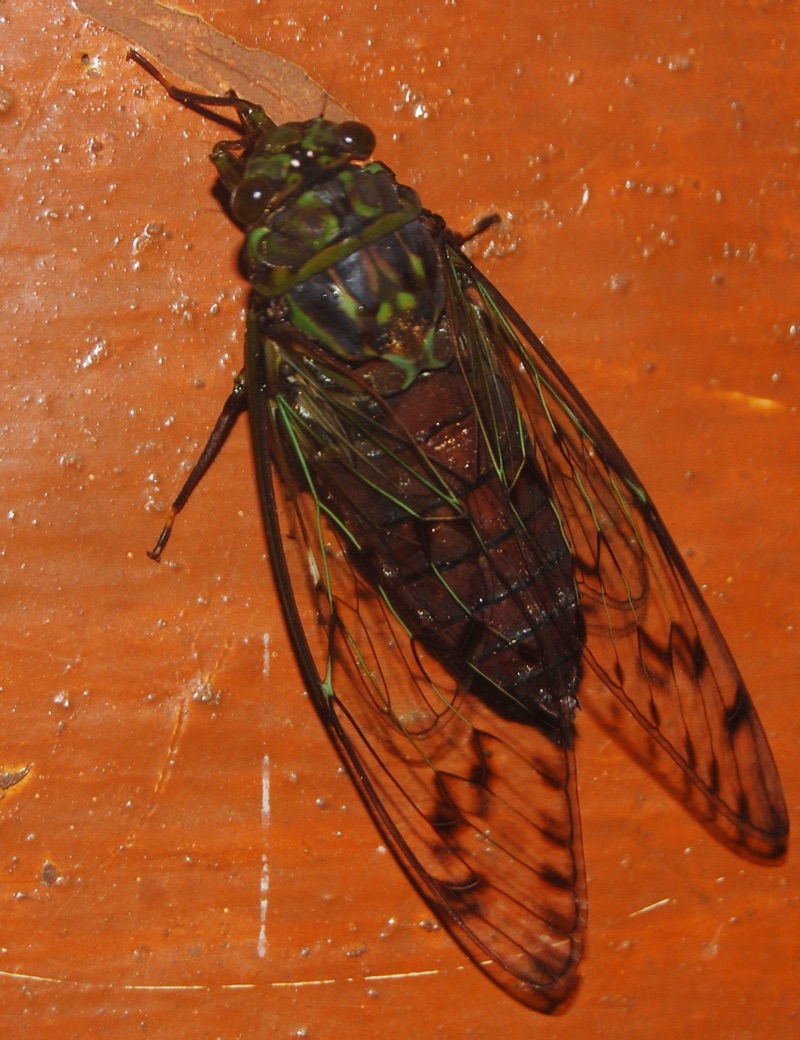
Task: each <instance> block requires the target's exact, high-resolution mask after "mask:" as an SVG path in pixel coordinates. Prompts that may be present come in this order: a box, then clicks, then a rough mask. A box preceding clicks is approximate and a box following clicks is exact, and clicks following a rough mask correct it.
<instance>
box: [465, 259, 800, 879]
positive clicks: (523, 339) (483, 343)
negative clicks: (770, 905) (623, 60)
mask: <svg viewBox="0 0 800 1040" xmlns="http://www.w3.org/2000/svg"><path fill="white" fill-rule="evenodd" d="M448 260H449V262H448V264H447V265H446V266H447V276H448V280H449V301H450V311H451V315H452V320H453V322H454V324H455V325H456V326H457V327H458V328H459V329H460V330H461V331H462V333H463V342H464V343H467V344H470V348H469V349H470V350H472V351H477V352H480V353H482V354H483V355H484V362H483V363H484V364H485V366H486V368H487V369H488V370H493V369H494V367H495V365H497V364H499V365H500V366H501V367H502V369H503V370H504V373H505V378H506V380H507V381H508V383H509V385H511V386H513V387H514V390H515V394H516V396H517V400H518V402H519V407H520V411H521V413H522V414H523V416H524V421H525V424H526V426H527V429H528V432H529V435H530V438H531V441H532V443H533V445H534V446H535V452H536V456H537V459H538V462H539V464H540V466H541V467H542V469H543V470H544V472H545V473H546V474H547V477H548V481H549V484H550V487H551V489H552V498H553V503H554V506H555V508H556V510H557V512H558V514H559V517H560V519H561V524H562V527H563V530H564V533H565V536H566V538H567V540H568V542H569V545H570V549H571V552H572V555H573V560H574V565H575V577H576V582H577V586H578V590H579V595H580V601H581V608H582V612H583V615H584V619H585V621H586V628H587V644H586V649H585V653H584V662H585V665H586V667H585V673H584V680H583V682H582V685H581V688H580V691H579V698H580V701H581V705H582V706H583V707H585V708H586V709H587V710H589V711H590V712H591V714H592V715H593V716H595V717H596V718H598V719H599V721H600V722H601V723H602V725H603V726H604V727H605V728H606V729H607V730H608V731H609V732H610V733H612V734H613V735H614V736H615V737H616V738H617V739H618V740H619V741H620V742H621V743H622V744H623V745H624V746H625V747H626V748H627V749H628V750H629V751H630V752H631V754H632V755H633V756H634V757H636V758H637V759H638V760H639V761H641V762H642V763H643V764H644V765H645V767H646V768H647V769H648V770H650V771H651V772H652V773H653V774H655V775H656V776H657V777H658V778H659V779H660V780H661V782H662V783H664V784H665V785H666V786H667V788H668V789H670V790H671V791H672V792H673V794H675V795H676V796H677V797H678V798H679V799H680V800H681V801H682V802H683V803H684V804H685V805H686V806H687V808H689V809H690V811H691V812H693V813H694V814H695V815H696V816H697V817H698V818H699V819H700V820H701V821H702V822H703V823H704V824H706V825H707V826H708V827H709V829H710V830H711V831H712V832H714V833H715V834H716V835H717V837H718V838H720V839H721V840H722V841H724V842H725V843H726V844H728V845H731V846H733V847H735V848H736V849H737V850H738V851H740V852H742V853H746V854H749V855H752V856H755V857H759V858H765V857H774V856H777V855H780V854H781V853H782V852H783V851H784V850H785V847H786V839H787V834H788V817H787V813H786V805H785V801H784V797H783V792H782V789H781V783H780V778H779V776H778V772H777V769H776V766H775V762H774V760H773V757H772V753H771V751H770V748H769V745H768V743H767V738H766V736H765V734H764V731H763V729H762V726H761V723H760V721H759V719H758V716H757V714H756V710H755V707H754V706H753V702H752V700H751V699H750V696H749V694H748V692H747V689H746V687H745V685H744V682H743V680H742V677H741V675H740V674H739V671H738V669H737V667H736V664H735V662H734V660H733V658H732V656H731V654H730V651H729V650H728V648H727V646H726V644H725V641H724V639H723V637H722V635H721V633H720V631H719V629H718V627H717V625H716V622H715V621H714V619H713V617H712V616H711V614H710V612H709V610H708V608H707V606H706V605H705V602H704V600H703V598H702V596H701V594H700V592H699V590H698V588H697V585H696V584H695V582H694V580H693V579H692V577H691V575H690V574H689V572H688V570H687V568H686V566H685V564H684V562H683V560H682V558H681V556H680V554H679V552H678V550H677V548H676V547H675V544H674V542H673V541H672V539H671V538H670V536H669V534H668V533H667V531H666V529H665V527H664V524H663V522H662V520H661V518H660V517H659V515H658V513H657V512H656V510H655V508H654V507H653V504H652V503H651V501H650V499H649V497H648V495H647V493H646V492H645V490H644V488H643V487H642V485H641V482H640V481H639V480H638V478H637V477H636V475H635V473H634V472H633V470H632V469H631V467H630V466H629V464H628V463H627V461H626V460H625V458H624V457H623V456H622V454H621V452H620V450H619V448H618V447H617V446H616V444H615V443H614V442H613V440H612V439H611V437H610V435H609V434H608V433H607V431H606V430H605V429H604V428H603V426H602V425H601V423H600V421H599V420H598V419H597V417H596V416H595V414H594V412H593V411H592V409H591V408H590V407H589V405H588V404H587V403H586V401H585V400H584V399H583V398H582V397H581V395H580V394H579V393H578V391H577V390H576V389H575V387H574V386H573V385H572V383H571V382H570V381H569V379H568V378H567V377H566V376H565V375H564V373H563V372H562V371H561V369H560V368H559V367H558V365H557V364H556V362H555V361H554V360H553V358H552V357H551V356H550V354H549V353H548V352H547V350H546V349H545V347H544V346H543V345H542V344H541V343H540V341H539V340H538V339H537V338H536V336H535V335H534V334H533V332H531V330H530V329H529V328H528V327H527V326H526V325H525V323H524V322H523V321H522V319H521V318H520V317H519V316H518V315H517V314H516V313H515V312H514V310H513V309H512V308H511V307H510V306H509V305H508V303H507V302H506V301H505V300H504V299H503V298H502V297H501V296H500V295H499V293H498V292H497V290H496V289H494V287H493V286H492V285H491V284H490V283H489V282H487V281H486V279H485V278H484V277H483V276H482V275H481V274H480V272H479V271H478V270H477V269H476V268H475V267H474V266H473V265H472V264H471V262H470V261H469V260H467V258H466V257H465V256H464V255H463V254H462V253H461V252H460V251H459V250H458V249H455V248H452V247H448ZM473 364H476V363H475V362H473Z"/></svg>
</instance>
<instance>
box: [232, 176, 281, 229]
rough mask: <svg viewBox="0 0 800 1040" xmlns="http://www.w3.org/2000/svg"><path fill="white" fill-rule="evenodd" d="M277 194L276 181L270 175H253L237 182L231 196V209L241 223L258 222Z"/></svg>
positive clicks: (250, 224) (247, 225)
mask: <svg viewBox="0 0 800 1040" xmlns="http://www.w3.org/2000/svg"><path fill="white" fill-rule="evenodd" d="M274 195H275V183H274V182H273V181H272V180H270V178H269V177H251V178H249V179H248V180H243V181H242V182H241V183H240V184H237V186H236V188H235V189H234V192H233V195H232V196H231V209H232V211H233V215H234V217H235V218H236V219H237V220H238V221H239V223H240V224H244V225H245V227H250V226H252V225H253V224H255V223H256V221H257V220H259V218H260V217H261V216H263V214H264V211H265V210H266V209H267V207H268V206H269V204H270V202H271V201H272V199H273V197H274Z"/></svg>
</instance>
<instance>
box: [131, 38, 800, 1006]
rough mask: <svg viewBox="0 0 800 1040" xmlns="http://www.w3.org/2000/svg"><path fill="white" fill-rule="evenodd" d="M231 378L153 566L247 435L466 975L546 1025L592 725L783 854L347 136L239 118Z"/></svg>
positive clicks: (286, 567) (511, 370) (595, 447)
mask: <svg viewBox="0 0 800 1040" xmlns="http://www.w3.org/2000/svg"><path fill="white" fill-rule="evenodd" d="M131 57H132V58H134V59H135V60H136V61H137V62H138V63H139V64H140V65H142V66H143V67H144V68H145V69H146V70H147V71H148V72H149V73H150V74H151V75H152V76H154V77H155V78H156V79H157V80H158V81H159V82H160V83H161V84H162V85H163V86H164V88H165V89H166V90H167V92H168V93H169V95H170V96H171V97H172V98H174V99H175V100H176V101H179V102H181V103H182V104H184V105H188V106H190V107H194V108H196V109H199V110H200V111H201V112H205V114H207V115H211V114H212V110H218V109H220V108H226V109H228V110H230V112H231V114H232V115H233V116H234V117H235V118H236V120H237V126H240V128H241V129H240V136H239V138H238V139H236V140H231V141H222V142H220V143H219V144H217V145H216V146H215V147H214V149H213V151H212V152H211V161H212V163H213V164H214V166H215V167H216V170H217V173H218V175H219V178H220V181H221V183H222V186H223V187H224V189H225V190H226V192H227V193H228V194H229V201H230V212H231V214H232V216H233V219H234V220H235V221H236V222H237V223H238V224H239V225H240V226H241V228H242V229H243V231H244V235H245V240H244V247H243V266H244V268H245V270H246V272H247V276H248V278H249V281H250V285H251V293H250V299H249V306H248V312H247V331H246V344H245V364H244V368H243V369H242V371H241V373H240V374H239V376H238V377H237V378H236V380H235V382H234V387H233V391H232V393H231V394H230V396H229V398H228V400H227V402H226V403H225V405H224V407H223V409H222V413H221V415H220V417H219V419H218V421H217V423H216V426H215V427H214V429H213V432H212V434H211V437H210V439H209V441H208V444H207V446H206V448H205V450H204V452H203V453H202V455H201V458H200V460H199V461H198V463H197V465H196V467H195V468H194V470H193V471H192V473H191V474H190V476H189V478H188V480H187V481H186V484H185V485H184V487H183V488H182V490H181V492H180V494H179V495H178V498H177V499H176V501H175V503H174V504H173V506H172V509H171V512H170V515H169V518H168V520H167V523H166V525H165V527H164V529H163V532H162V533H161V536H160V537H159V539H158V542H157V544H156V547H155V549H154V550H153V552H152V553H151V555H152V556H153V557H154V558H156V559H158V558H159V556H160V554H161V552H162V551H163V549H164V546H165V544H166V542H167V539H168V538H169V535H170V531H171V528H172V523H173V520H174V518H175V515H176V514H177V513H178V512H179V510H180V509H181V508H182V507H183V506H184V504H185V503H186V501H187V499H188V498H189V496H190V494H191V493H192V490H193V489H194V487H195V486H196V484H197V482H198V481H199V480H200V478H201V477H202V475H203V473H204V472H205V471H206V470H207V468H208V467H209V465H210V464H211V463H212V461H213V460H214V458H215V456H216V454H217V451H218V450H219V448H220V447H221V445H222V444H223V442H224V441H225V438H226V437H227V436H228V434H229V432H230V430H231V429H232V427H233V425H234V423H235V422H236V420H237V419H238V418H239V416H240V415H241V414H242V413H243V412H247V414H248V417H249V420H250V430H251V434H252V441H253V450H254V456H255V462H256V475H257V480H258V489H259V494H260V500H261V507H262V511H263V519H264V525H265V528H266V538H267V544H268V550H269V556H270V560H271V564H272V570H273V573H274V578H275V582H276V584H277V588H278V592H279V595H280V600H281V604H282V607H283V613H284V616H285V620H286V625H287V628H288V631H289V633H290V635H291V640H292V643H293V646H294V651H295V653H296V656H297V660H298V663H299V667H300V671H301V673H302V677H303V679H304V681H305V683H306V685H307V687H308V690H309V692H310V694H311V696H312V697H313V699H314V703H315V705H316V709H317V712H318V714H319V716H320V718H321V719H322V722H323V723H324V725H325V727H326V729H327V730H328V733H329V734H330V736H331V738H332V740H333V742H334V744H335V745H336V748H337V750H338V752H339V755H340V756H341V758H342V761H343V762H344V764H345V766H346V767H347V769H348V771H349V773H350V775H351V777H352V779H353V781H354V782H355V785H356V786H357V788H358V790H359V793H360V794H361V796H362V798H363V800H364V802H365V803H366V806H367V808H368V809H369V811H370V812H371V814H372V816H373V818H374V820H375V822H376V824H377V826H378V829H379V830H380V832H381V834H382V836H383V840H384V841H385V842H386V844H387V845H388V846H389V847H390V848H391V849H392V850H393V852H394V853H395V855H396V856H397V858H398V859H399V861H400V863H401V864H402V866H403V867H404V868H405V871H406V873H407V875H408V876H409V877H410V879H411V880H412V882H413V884H414V885H415V887H416V888H417V890H418V891H419V893H420V894H421V895H422V896H423V898H424V899H425V900H426V901H427V902H428V904H429V905H430V906H431V908H432V909H433V910H434V911H435V913H436V914H437V915H438V917H439V919H440V920H441V921H442V923H443V924H444V925H445V927H446V928H447V929H448V930H449V931H450V932H451V934H452V935H453V937H454V938H455V939H456V940H457V941H458V942H459V943H460V944H461V946H462V947H463V948H464V950H465V951H466V952H467V953H468V954H469V956H470V957H471V958H472V959H473V960H474V961H475V962H476V963H477V964H478V965H479V966H480V968H481V969H482V970H483V971H485V972H486V974H487V975H489V976H490V977H491V978H492V979H493V980H494V981H495V982H497V983H498V984H499V985H500V986H501V987H503V988H504V989H505V990H507V991H508V992H509V993H510V994H512V995H513V996H514V997H516V998H517V999H519V1000H521V1001H522V1002H523V1003H525V1004H528V1005H529V1006H531V1007H534V1008H537V1009H539V1010H544V1011H549V1010H552V1009H553V1008H555V1007H556V1006H557V1005H558V1004H559V1003H561V1002H562V1001H563V1000H564V999H565V998H566V997H567V995H568V994H569V992H570V990H571V989H572V987H573V985H574V982H575V977H576V971H577V966H578V962H579V959H580V956H581V949H582V941H583V935H584V930H585V925H586V913H587V899H586V880H585V870H584V862H583V853H582V847H581V828H580V814H579V809H578V791H577V785H576V772H575V756H574V744H575V725H576V716H577V711H578V708H579V706H582V707H585V708H586V709H587V710H589V711H590V712H592V713H593V714H594V715H595V717H596V718H597V719H599V721H600V723H601V724H602V725H603V726H604V727H605V728H606V730H608V732H610V733H611V734H612V735H613V736H614V737H616V738H617V739H618V740H619V741H621V742H622V744H623V745H624V746H625V747H626V748H627V749H628V750H629V751H630V752H631V753H632V754H633V755H634V756H635V757H636V758H637V759H638V760H640V761H641V762H642V763H643V764H644V765H645V766H646V768H647V769H648V770H649V771H650V772H651V773H653V774H655V776H656V777H658V779H659V780H660V781H661V782H662V783H663V784H664V785H665V786H666V787H667V788H668V789H669V790H670V791H671V792H672V793H674V794H675V795H676V796H677V797H678V798H679V799H680V800H681V801H682V802H683V803H684V804H685V805H686V806H687V807H688V808H689V810H690V811H691V812H692V813H693V814H694V815H695V816H697V817H698V818H699V819H700V820H701V821H702V822H703V823H704V824H705V825H706V826H707V827H708V828H709V829H710V830H711V831H712V832H713V833H714V834H715V835H716V836H717V837H718V838H719V839H721V840H722V841H723V842H725V843H726V844H727V845H729V846H732V847H733V848H735V849H737V850H738V851H740V852H741V853H742V854H744V855H749V856H750V857H753V858H756V859H769V858H771V857H776V856H779V855H780V854H781V853H782V852H783V851H784V849H785V847H786V842H787V835H788V819H787V813H786V806H785V802H784V798H783V793H782V790H781V783H780V779H779V777H778V772H777V769H776V766H775V763H774V761H773V757H772V754H771V752H770V748H769V745H768V743H767V739H766V736H765V734H764V730H763V729H762V726H761V724H760V722H759V719H758V716H757V715H756V711H755V708H754V706H753V702H752V701H751V699H750V696H749V694H748V692H747V689H746V687H745V684H744V682H743V680H742V678H741V675H740V674H739V671H738V669H737V667H736V665H735V663H734V661H733V658H732V656H731V654H730V652H729V650H728V648H727V646H726V644H725V642H724V640H723V638H722V635H721V634H720V631H719V629H718V628H717V625H716V624H715V622H714V619H713V618H712V616H711V614H710V613H709V610H708V608H707V606H706V605H705V603H704V601H703V598H702V596H701V594H700V592H699V590H698V588H697V585H696V584H695V582H694V581H693V580H692V578H691V576H690V574H689V572H688V570H687V568H686V566H685V564H684V561H683V559H682V558H681V555H680V553H679V552H678V550H677V548H676V547H675V544H674V542H673V541H672V539H671V538H670V536H669V534H668V533H667V531H666V530H665V527H664V524H663V523H662V521H661V518H660V517H659V515H658V513H657V512H656V510H655V508H654V506H653V504H652V502H651V500H650V498H649V496H648V494H647V492H646V491H645V490H644V488H643V487H642V484H641V482H640V481H639V479H638V478H637V477H636V474H635V473H634V472H633V470H632V468H631V467H630V465H629V464H628V463H627V461H626V460H625V458H624V457H623V455H622V453H621V452H620V450H619V448H618V447H617V446H616V444H615V443H614V441H613V440H612V438H611V437H610V436H609V434H608V433H607V432H606V430H605V429H604V428H603V426H602V425H601V423H600V421H599V420H598V418H597V417H596V415H595V414H594V412H593V411H592V409H591V408H590V406H589V405H588V404H587V402H586V401H585V400H584V398H583V397H582V396H581V395H580V393H579V392H578V391H577V390H576V388H575V387H574V386H573V385H572V383H571V382H570V380H569V379H568V378H567V376H566V375H565V374H564V373H563V372H562V371H561V369H560V368H559V366H558V365H557V364H556V362H555V361H554V359H553V358H552V357H551V355H550V354H549V353H548V351H547V350H546V349H545V347H544V346H543V345H542V343H541V342H540V341H539V340H538V339H537V337H536V336H535V335H534V334H533V332H532V331H531V330H530V329H529V328H528V326H527V325H526V323H525V322H524V321H523V320H522V318H521V317H520V316H519V315H518V314H517V312H516V311H515V310H514V309H513V308H512V307H511V306H510V305H509V304H508V303H507V302H506V300H505V299H503V297H502V296H501V295H500V293H499V292H498V291H497V290H496V289H495V288H494V287H493V286H492V285H491V283H490V282H489V281H488V280H487V279H486V278H485V277H484V275H482V274H481V273H480V271H479V270H478V269H477V268H476V267H475V266H474V264H473V263H472V262H471V261H470V260H469V259H468V257H467V256H466V255H465V253H464V251H463V249H462V246H463V245H464V242H465V239H464V237H462V236H460V235H457V234H455V233H454V232H453V231H451V230H449V229H448V228H447V227H446V225H445V223H444V221H443V220H442V218H441V217H440V216H437V215H436V214H435V213H432V212H430V211H428V210H427V209H425V208H424V206H423V205H422V204H421V202H420V199H419V197H418V196H417V194H416V193H415V192H414V191H413V190H412V189H411V188H409V187H407V186H405V185H403V184H400V183H399V182H398V181H397V179H396V178H395V175H394V173H392V171H391V170H390V169H388V167H386V166H385V165H383V164H382V163H380V162H377V161H374V160H372V158H371V156H372V152H373V149H374V146H375V138H374V136H373V134H372V132H371V130H369V129H368V128H367V127H366V126H364V125H362V124H360V123H356V122H345V123H339V124H336V123H333V122H330V121H328V120H325V119H322V118H319V119H310V120H308V121H307V122H293V123H287V124H285V125H276V124H275V123H273V122H272V121H271V120H270V119H269V118H268V117H267V115H266V114H265V112H264V111H263V109H262V108H261V107H260V106H258V105H256V104H253V103H251V102H249V101H246V100H245V99H244V98H240V97H238V96H236V95H235V94H232V93H231V94H228V95H225V96H221V97H217V96H207V95H204V94H198V93H192V92H189V91H185V90H181V89H178V88H176V87H174V86H173V85H172V84H170V83H169V82H167V80H166V79H165V78H164V76H163V75H162V74H161V73H160V72H159V71H158V70H157V69H156V68H154V67H153V66H152V65H151V64H150V63H149V62H148V61H146V60H145V59H144V58H142V57H141V56H140V55H138V54H135V53H132V54H131Z"/></svg>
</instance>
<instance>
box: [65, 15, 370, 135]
mask: <svg viewBox="0 0 800 1040" xmlns="http://www.w3.org/2000/svg"><path fill="white" fill-rule="evenodd" d="M77 7H78V10H79V11H80V12H81V14H84V15H86V16H87V17H88V18H92V19H93V20H94V21H96V22H99V23H100V24H101V25H104V26H106V27H107V28H109V29H113V30H114V31H115V32H118V33H120V34H121V35H122V36H125V37H126V38H127V39H129V40H130V41H131V43H133V44H134V45H135V46H136V48H137V49H139V50H144V51H147V52H148V53H149V54H151V55H152V56H153V57H154V58H155V60H156V62H157V63H158V65H159V66H161V67H162V68H166V69H168V70H169V72H170V73H171V74H172V75H175V76H177V77H179V78H180V79H182V80H186V81H188V82H189V83H193V84H195V85H196V86H197V87H199V88H201V89H202V90H205V91H208V92H209V93H212V94H223V93H225V91H227V90H235V91H236V93H237V94H238V95H239V96H240V97H244V98H247V100H248V101H254V102H255V103H256V104H259V105H261V106H262V107H263V109H264V111H265V112H266V113H267V115H268V116H269V117H270V119H272V120H274V121H275V122H276V123H287V122H290V121H292V120H300V119H313V118H314V117H315V116H319V115H323V114H324V115H325V117H326V118H327V119H332V120H334V121H335V122H341V121H342V120H345V119H353V118H354V116H353V115H352V113H350V112H349V111H348V110H347V109H346V108H344V106H343V105H340V104H339V103H338V101H335V100H334V99H333V98H332V97H331V96H330V94H328V93H326V91H324V90H323V89H322V87H321V86H319V84H318V83H315V82H314V80H313V79H311V77H310V76H309V75H308V73H307V72H304V71H303V69H301V68H300V67H299V65H295V64H294V63H293V62H290V61H287V60H286V59H285V58H281V57H279V56H278V55H277V54H271V53H270V52H269V51H261V50H252V49H251V48H249V47H244V46H242V44H240V43H237V42H236V41H235V40H233V39H231V38H230V37H229V36H225V35H224V34H223V33H221V32H218V31H217V30H216V29H214V28H212V27H211V26H210V25H209V24H208V23H207V22H204V21H203V19H202V18H200V17H198V16H197V15H193V14H187V13H186V12H185V11H180V10H178V9H177V8H174V7H167V6H165V5H164V4H159V3H156V2H155V0H124V2H119V0H77Z"/></svg>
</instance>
